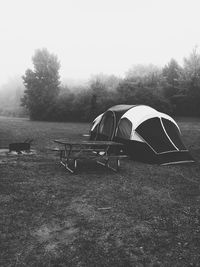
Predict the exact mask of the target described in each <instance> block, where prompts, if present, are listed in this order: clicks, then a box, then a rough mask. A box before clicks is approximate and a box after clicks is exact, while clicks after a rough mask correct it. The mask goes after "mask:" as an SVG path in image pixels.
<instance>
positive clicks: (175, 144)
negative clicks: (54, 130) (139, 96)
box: [90, 105, 194, 165]
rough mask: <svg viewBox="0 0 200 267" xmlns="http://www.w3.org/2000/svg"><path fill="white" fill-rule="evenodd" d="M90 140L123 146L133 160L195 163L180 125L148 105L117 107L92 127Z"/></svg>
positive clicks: (161, 162)
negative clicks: (111, 142) (182, 138)
mask: <svg viewBox="0 0 200 267" xmlns="http://www.w3.org/2000/svg"><path fill="white" fill-rule="evenodd" d="M90 139H91V140H104V141H105V140H112V141H116V142H120V143H123V144H124V152H125V153H127V154H128V155H130V157H131V158H132V159H135V160H139V161H143V162H147V163H158V164H163V165H167V164H175V163H184V162H194V160H193V158H192V156H191V155H190V153H189V151H188V150H187V149H186V147H185V146H184V144H183V142H182V140H181V132H180V129H179V127H178V125H177V123H176V122H175V121H174V120H173V119H172V118H171V117H170V116H168V115H167V114H164V113H161V112H158V111H157V110H155V109H153V108H151V107H149V106H145V105H117V106H113V107H111V108H109V109H108V110H107V111H106V112H104V113H103V114H101V115H99V116H98V117H97V118H96V119H95V120H94V121H93V124H92V128H91V131H90Z"/></svg>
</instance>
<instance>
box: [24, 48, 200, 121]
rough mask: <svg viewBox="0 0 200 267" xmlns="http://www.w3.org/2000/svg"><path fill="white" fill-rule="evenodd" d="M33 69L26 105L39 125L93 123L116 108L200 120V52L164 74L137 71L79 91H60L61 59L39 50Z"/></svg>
mask: <svg viewBox="0 0 200 267" xmlns="http://www.w3.org/2000/svg"><path fill="white" fill-rule="evenodd" d="M33 63H34V66H35V68H34V70H33V71H32V70H27V72H26V74H25V75H24V76H23V80H24V85H25V87H26V90H25V93H24V97H23V99H22V103H23V105H24V106H26V108H27V109H28V110H29V114H30V117H31V119H34V120H50V121H83V122H84V121H91V120H93V119H94V118H95V117H96V116H97V115H99V114H100V113H102V112H104V111H105V110H106V109H107V108H109V107H111V106H113V105H116V104H145V105H149V106H151V107H154V108H156V109H157V110H159V111H162V112H165V113H168V114H170V115H176V116H200V54H199V53H198V51H197V49H194V50H193V51H192V53H191V54H190V55H189V57H188V58H185V59H184V63H183V66H180V65H179V64H178V63H177V62H176V60H175V59H171V61H170V62H169V63H168V64H167V65H166V66H164V67H163V68H158V67H156V66H154V65H135V66H133V67H132V68H131V69H130V70H129V71H128V72H127V73H126V75H125V78H123V79H121V78H118V77H115V76H113V75H111V76H109V75H97V76H95V77H93V79H91V81H90V82H89V83H88V84H87V85H85V86H84V87H79V88H68V87H67V86H61V85H60V82H59V67H60V66H59V62H58V59H57V57H56V56H55V55H52V54H49V53H48V51H47V50H38V51H37V52H36V54H35V56H34V57H33ZM47 65H48V66H47Z"/></svg>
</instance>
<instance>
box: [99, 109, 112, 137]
mask: <svg viewBox="0 0 200 267" xmlns="http://www.w3.org/2000/svg"><path fill="white" fill-rule="evenodd" d="M113 129H114V114H113V113H112V112H107V113H106V114H105V115H104V117H103V119H102V121H101V123H100V128H99V133H100V134H102V135H104V136H107V137H109V138H111V136H112V133H113Z"/></svg>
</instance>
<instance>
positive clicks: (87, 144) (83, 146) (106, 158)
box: [54, 139, 127, 173]
mask: <svg viewBox="0 0 200 267" xmlns="http://www.w3.org/2000/svg"><path fill="white" fill-rule="evenodd" d="M54 142H55V143H56V144H58V145H59V149H58V151H59V152H60V164H61V165H63V166H64V167H65V168H66V169H67V170H68V171H70V172H71V173H74V171H75V170H76V168H77V162H78V160H81V159H82V160H95V161H96V162H97V163H99V164H101V165H103V166H106V167H108V168H109V169H111V170H113V171H118V169H119V166H120V159H121V158H124V157H127V156H126V155H123V154H121V151H122V148H123V144H121V143H117V142H113V141H69V140H66V139H59V140H54ZM111 160H112V162H113V161H114V163H115V164H114V165H115V166H111V164H110V163H111Z"/></svg>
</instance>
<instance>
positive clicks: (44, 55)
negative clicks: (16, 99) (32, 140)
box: [22, 49, 60, 120]
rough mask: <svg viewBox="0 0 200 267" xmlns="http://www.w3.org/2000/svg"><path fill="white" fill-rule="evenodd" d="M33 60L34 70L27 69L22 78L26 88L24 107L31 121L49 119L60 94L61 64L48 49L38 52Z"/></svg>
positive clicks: (23, 100) (23, 99)
mask: <svg viewBox="0 0 200 267" xmlns="http://www.w3.org/2000/svg"><path fill="white" fill-rule="evenodd" d="M32 60H33V65H34V70H31V69H27V70H26V72H25V75H24V76H23V77H22V79H23V81H24V85H25V88H26V90H25V91H24V96H23V98H22V105H23V106H25V107H26V108H27V109H28V110H29V114H30V118H31V119H33V120H45V119H49V118H50V114H51V112H52V107H53V106H54V105H55V102H56V99H57V96H58V94H59V85H60V80H59V79H60V76H59V68H60V63H59V61H58V59H57V56H55V55H54V54H50V53H49V52H48V51H47V49H41V50H40V49H38V50H36V51H35V54H34V56H33V58H32Z"/></svg>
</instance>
